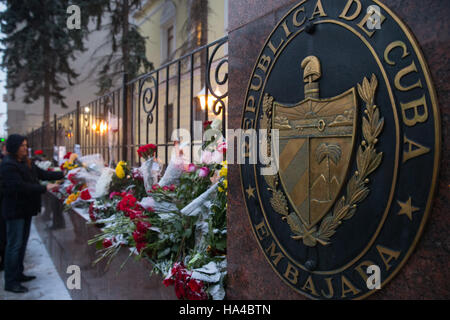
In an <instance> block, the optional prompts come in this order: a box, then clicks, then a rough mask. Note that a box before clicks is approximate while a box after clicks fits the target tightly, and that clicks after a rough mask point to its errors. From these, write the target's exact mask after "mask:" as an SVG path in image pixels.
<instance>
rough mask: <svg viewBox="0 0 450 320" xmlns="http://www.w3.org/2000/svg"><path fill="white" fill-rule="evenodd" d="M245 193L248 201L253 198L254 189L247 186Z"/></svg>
mask: <svg viewBox="0 0 450 320" xmlns="http://www.w3.org/2000/svg"><path fill="white" fill-rule="evenodd" d="M245 192H247V197H248V198H249V199H250V198H251V197H253V198H254V197H255V195H254V192H255V189H254V188H252V186H248V188H247V189H246V190H245Z"/></svg>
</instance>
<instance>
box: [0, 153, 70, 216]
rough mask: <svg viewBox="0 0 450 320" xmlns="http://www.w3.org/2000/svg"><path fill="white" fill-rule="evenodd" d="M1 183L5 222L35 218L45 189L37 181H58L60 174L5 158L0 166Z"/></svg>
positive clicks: (60, 177)
mask: <svg viewBox="0 0 450 320" xmlns="http://www.w3.org/2000/svg"><path fill="white" fill-rule="evenodd" d="M0 176H1V182H2V200H3V201H2V215H3V217H4V218H5V219H6V220H13V219H23V218H27V217H31V216H35V215H37V214H38V212H39V211H40V210H41V194H43V193H45V192H46V191H47V188H46V187H45V186H43V185H41V184H40V183H39V180H59V179H62V178H64V174H63V173H62V172H50V171H44V170H42V169H40V168H38V167H37V166H36V165H35V164H34V163H33V164H32V165H31V169H30V168H29V167H28V166H27V164H26V163H25V162H19V161H17V160H16V159H14V158H13V157H11V156H6V157H5V158H4V159H3V161H2V163H1V164H0Z"/></svg>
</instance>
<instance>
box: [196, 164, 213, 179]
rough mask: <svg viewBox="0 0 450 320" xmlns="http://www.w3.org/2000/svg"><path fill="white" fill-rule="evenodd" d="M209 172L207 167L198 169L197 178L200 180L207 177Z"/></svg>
mask: <svg viewBox="0 0 450 320" xmlns="http://www.w3.org/2000/svg"><path fill="white" fill-rule="evenodd" d="M209 171H210V170H209V168H208V167H203V168H200V169H199V170H198V176H199V177H201V178H204V177H207V176H208V174H209Z"/></svg>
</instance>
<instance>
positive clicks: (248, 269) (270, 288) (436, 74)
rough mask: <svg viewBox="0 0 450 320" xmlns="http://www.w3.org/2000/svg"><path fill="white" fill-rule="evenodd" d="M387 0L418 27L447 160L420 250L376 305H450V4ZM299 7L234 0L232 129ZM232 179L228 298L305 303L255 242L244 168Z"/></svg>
mask: <svg viewBox="0 0 450 320" xmlns="http://www.w3.org/2000/svg"><path fill="white" fill-rule="evenodd" d="M383 2H384V3H385V4H386V5H387V6H389V7H390V8H391V9H392V10H393V11H394V13H396V14H397V15H398V16H399V17H400V18H401V19H402V20H403V21H404V22H406V24H407V25H408V26H409V27H410V29H411V30H412V32H413V33H414V34H415V36H416V38H417V39H418V41H419V43H420V46H421V48H422V50H423V52H424V55H425V58H426V60H427V62H428V66H429V67H430V70H431V75H432V78H433V81H434V85H435V88H436V92H437V95H438V100H439V107H440V110H441V123H442V152H441V154H442V157H441V170H440V177H439V182H438V183H439V187H438V188H437V189H438V190H437V192H436V196H435V200H434V203H433V210H432V212H431V215H430V217H429V220H428V223H427V225H426V228H425V231H424V233H423V235H422V238H421V240H420V241H419V244H418V245H417V247H416V250H415V252H414V253H413V255H412V256H411V257H410V258H409V260H408V261H407V263H406V264H405V266H404V267H403V268H402V270H401V271H400V273H399V274H398V275H397V276H396V277H395V278H394V279H393V280H392V281H390V282H389V283H388V284H387V286H386V287H385V288H383V290H381V291H380V292H377V293H375V294H373V295H372V296H370V299H450V277H449V275H448V271H449V270H450V268H449V267H450V264H449V251H450V238H449V236H448V234H449V230H450V216H449V209H448V205H449V200H450V197H449V191H450V190H449V187H450V172H449V165H450V163H449V156H450V153H449V151H450V150H449V149H450V143H449V141H448V138H449V135H448V133H449V132H448V130H449V124H450V123H449V116H450V94H449V92H450V90H449V89H450V77H449V75H450V70H449V65H450V64H449V60H450V33H449V32H448V31H449V30H450V28H449V19H448V17H449V16H450V3H449V1H448V0H433V1H426V2H424V1H416V0H386V1H383ZM296 3H298V1H292V0H229V13H230V14H229V82H228V83H229V96H228V97H229V111H228V126H229V128H233V129H235V128H240V121H241V114H242V106H243V104H244V99H245V93H246V90H247V83H248V81H249V77H250V75H251V72H252V69H253V66H254V63H255V60H256V58H257V57H258V55H259V51H260V49H261V48H262V46H263V44H264V41H265V40H266V38H267V36H268V35H269V34H270V32H271V30H272V28H273V27H274V26H275V25H276V24H277V22H278V21H279V20H280V19H281V17H282V16H283V15H284V14H285V13H286V12H287V11H288V10H289V9H290V8H291V7H292V6H293V5H294V4H296ZM228 180H229V184H228V185H229V186H230V188H229V193H228V272H229V281H228V289H227V297H228V298H229V299H304V297H303V296H302V295H300V294H297V293H296V292H294V291H293V290H292V289H290V288H289V287H288V286H287V285H286V284H285V283H284V282H282V281H281V280H280V278H279V277H278V276H277V275H276V274H275V273H274V271H273V270H272V269H271V267H270V266H269V264H268V263H267V261H266V259H265V258H264V256H263V254H262V252H261V251H260V249H259V247H258V244H257V242H256V240H255V239H254V236H253V233H252V230H251V227H250V223H249V219H248V217H247V213H246V209H245V204H244V200H243V198H242V190H241V187H240V185H241V182H240V176H239V168H238V166H236V165H230V166H229V170H228Z"/></svg>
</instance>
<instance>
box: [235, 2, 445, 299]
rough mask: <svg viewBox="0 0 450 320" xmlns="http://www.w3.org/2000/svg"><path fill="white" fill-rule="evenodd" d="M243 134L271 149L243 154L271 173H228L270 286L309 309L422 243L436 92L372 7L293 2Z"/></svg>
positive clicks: (340, 295) (414, 51)
mask: <svg viewBox="0 0 450 320" xmlns="http://www.w3.org/2000/svg"><path fill="white" fill-rule="evenodd" d="M242 129H244V130H251V129H254V130H255V132H261V131H263V130H266V132H267V133H266V135H264V137H263V136H262V135H261V133H260V134H259V138H266V139H267V142H268V144H269V145H270V144H272V145H274V146H275V145H278V150H277V148H273V149H269V150H260V148H262V146H265V144H264V143H261V141H259V143H257V144H256V145H252V143H246V150H247V151H248V150H249V148H250V149H252V148H253V149H254V150H256V151H254V153H255V154H261V153H263V154H264V153H267V154H268V156H270V157H271V158H272V162H273V163H276V164H277V170H276V173H272V174H269V175H267V174H262V172H263V171H262V169H264V168H267V167H268V166H269V165H267V162H264V163H265V164H263V162H261V161H258V162H257V163H256V164H252V163H251V161H250V159H249V158H248V157H249V155H250V154H251V152H247V153H246V158H245V163H244V164H241V165H240V168H241V181H242V188H243V195H244V198H245V202H246V206H247V211H248V214H249V218H250V223H251V225H252V227H253V231H254V234H255V238H256V240H257V242H258V244H259V246H260V248H261V250H262V252H263V254H264V255H265V257H266V258H267V261H268V263H269V264H270V265H271V266H272V268H273V270H274V271H275V272H276V273H277V274H278V275H279V276H280V278H281V279H282V280H283V281H284V282H285V283H287V284H288V285H289V286H290V287H291V288H293V289H294V290H296V291H298V292H300V293H302V294H305V295H306V296H308V297H310V298H314V299H359V298H364V297H367V296H368V295H370V294H371V293H373V292H375V291H376V290H378V289H380V288H382V287H383V286H385V285H386V283H387V282H388V281H389V280H391V279H392V277H393V276H394V275H395V274H396V273H397V272H398V271H399V270H400V268H401V267H402V266H403V264H404V263H405V262H406V260H407V259H408V257H409V256H410V255H411V253H412V251H413V249H414V247H415V245H416V244H417V242H418V239H419V237H420V235H421V233H422V231H423V228H424V225H425V222H426V219H427V216H428V214H429V212H430V207H431V202H432V198H433V193H434V189H435V185H436V179H437V176H438V161H439V154H440V119H439V110H438V106H437V99H436V94H435V91H434V88H433V84H432V81H431V77H430V74H429V71H428V68H427V65H426V62H425V60H424V57H423V54H422V53H421V51H420V48H419V46H418V44H417V41H416V40H415V39H414V37H413V35H412V34H411V32H410V31H409V29H408V28H407V27H406V26H405V24H404V23H403V22H402V21H401V20H400V19H399V18H398V17H397V16H396V15H395V14H394V13H393V12H392V11H391V10H390V9H389V8H387V7H386V6H385V5H384V4H383V3H381V2H379V1H376V0H374V1H370V0H311V1H306V0H305V1H301V2H299V3H298V4H297V5H296V6H294V7H293V8H292V9H291V10H290V11H289V12H288V13H287V14H286V15H285V16H284V17H283V18H282V19H281V20H280V22H279V23H278V24H277V26H276V27H275V28H274V29H273V31H272V33H271V34H270V35H269V37H268V39H267V41H266V43H265V44H264V47H263V48H262V50H261V53H260V56H259V57H258V58H257V60H256V64H255V67H254V69H253V73H252V75H251V78H250V81H249V85H248V90H247V95H246V100H245V103H244V107H243V116H242ZM275 130H276V131H275ZM275 140H276V141H275ZM253 144H254V143H253Z"/></svg>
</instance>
